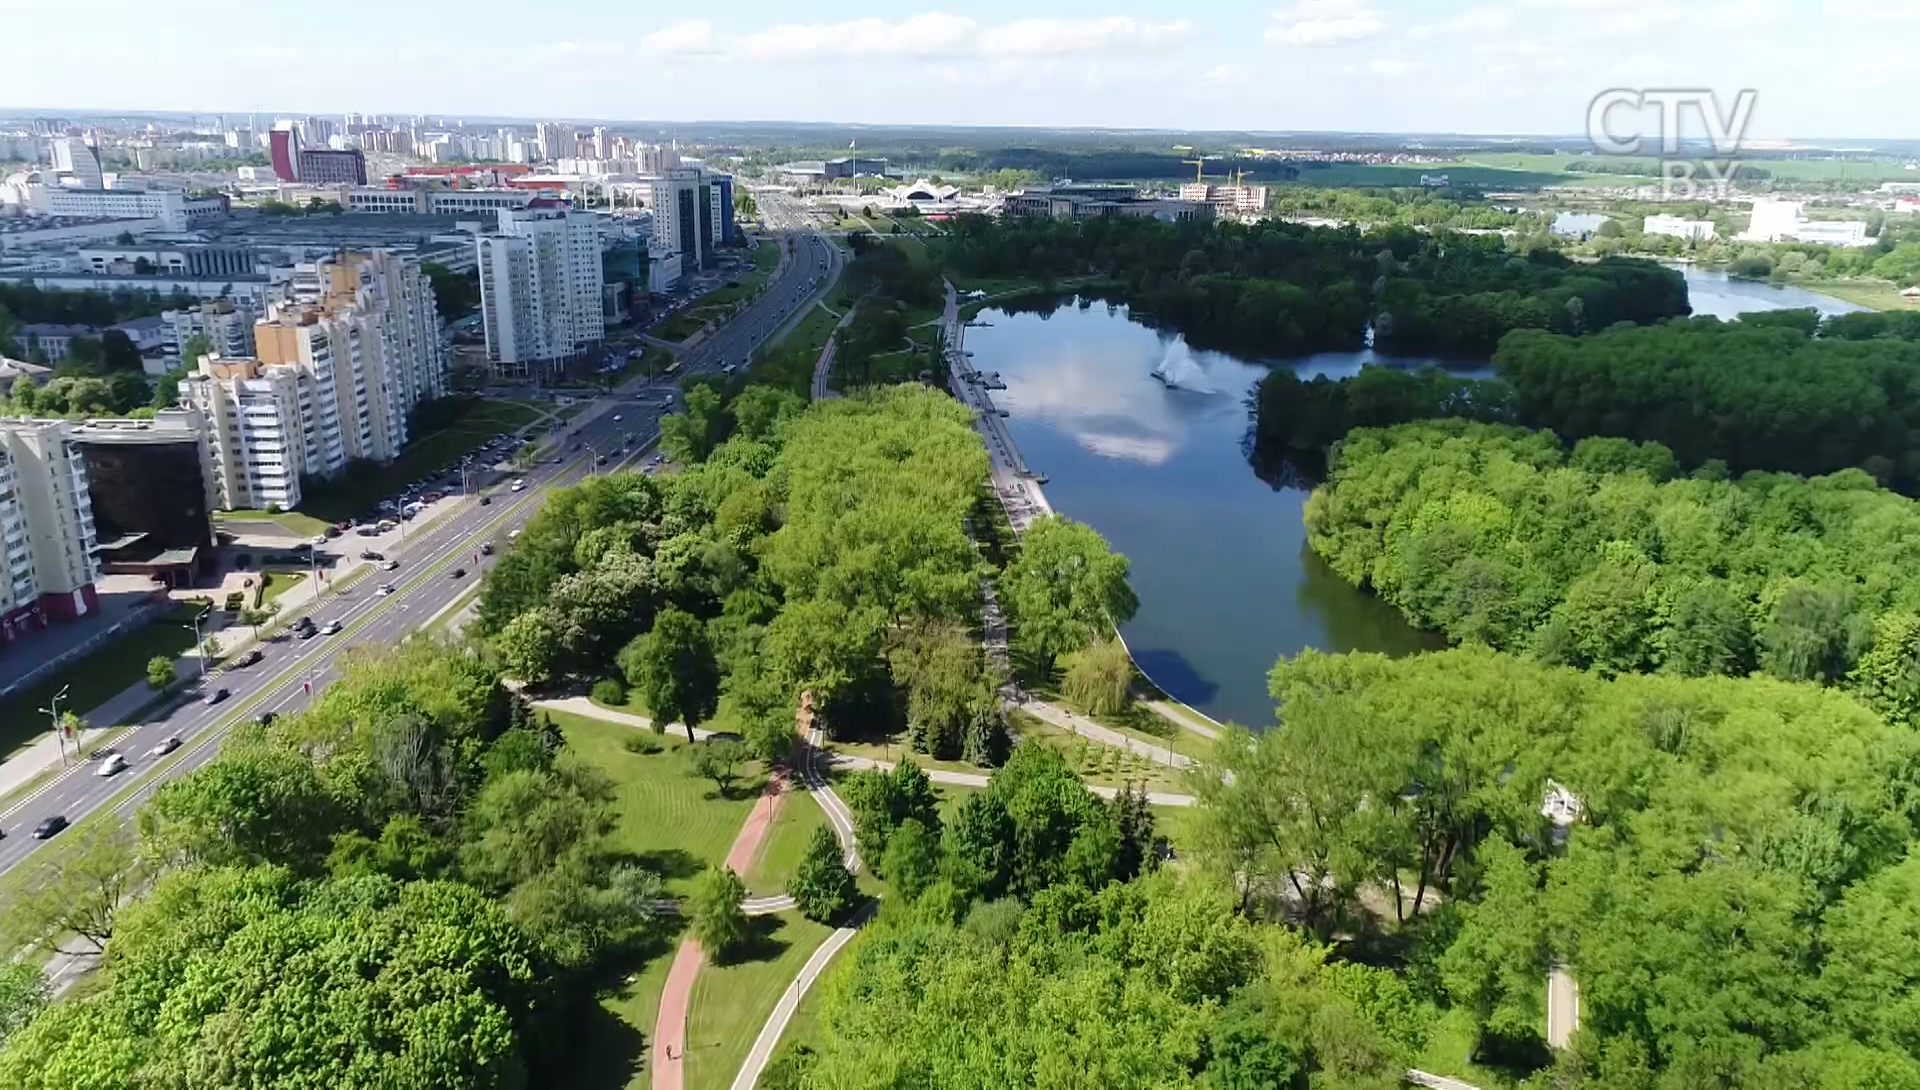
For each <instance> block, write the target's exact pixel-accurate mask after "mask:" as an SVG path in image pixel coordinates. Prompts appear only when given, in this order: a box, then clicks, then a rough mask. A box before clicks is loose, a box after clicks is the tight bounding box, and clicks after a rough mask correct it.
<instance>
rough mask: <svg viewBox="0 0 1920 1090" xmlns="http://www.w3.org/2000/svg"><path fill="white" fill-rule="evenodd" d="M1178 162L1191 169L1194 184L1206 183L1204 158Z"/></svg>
mask: <svg viewBox="0 0 1920 1090" xmlns="http://www.w3.org/2000/svg"><path fill="white" fill-rule="evenodd" d="M1180 161H1181V162H1182V163H1185V164H1186V165H1188V166H1190V167H1192V168H1193V180H1194V181H1195V182H1197V183H1201V184H1204V183H1205V182H1206V180H1207V176H1206V173H1205V171H1206V169H1207V159H1206V157H1205V156H1202V157H1201V158H1198V159H1182V160H1180Z"/></svg>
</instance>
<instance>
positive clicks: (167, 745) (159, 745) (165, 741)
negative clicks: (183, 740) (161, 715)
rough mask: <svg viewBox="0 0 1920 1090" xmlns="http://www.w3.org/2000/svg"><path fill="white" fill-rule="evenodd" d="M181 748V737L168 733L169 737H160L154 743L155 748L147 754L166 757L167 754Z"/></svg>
mask: <svg viewBox="0 0 1920 1090" xmlns="http://www.w3.org/2000/svg"><path fill="white" fill-rule="evenodd" d="M179 748H180V739H179V738H178V737H177V736H174V735H168V736H167V737H165V738H162V739H160V741H158V742H156V743H154V746H153V748H152V749H150V750H148V751H147V756H149V757H165V756H166V755H167V754H169V753H172V752H173V751H174V750H176V749H179Z"/></svg>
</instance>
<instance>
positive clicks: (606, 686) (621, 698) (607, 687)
mask: <svg viewBox="0 0 1920 1090" xmlns="http://www.w3.org/2000/svg"><path fill="white" fill-rule="evenodd" d="M593 702H594V703H596V704H610V705H612V706H614V707H619V706H620V705H622V704H625V703H626V702H627V687H626V686H625V685H624V684H622V683H621V682H620V680H619V679H618V678H611V677H603V678H601V679H600V680H599V681H596V682H594V683H593Z"/></svg>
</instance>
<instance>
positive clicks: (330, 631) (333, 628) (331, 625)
mask: <svg viewBox="0 0 1920 1090" xmlns="http://www.w3.org/2000/svg"><path fill="white" fill-rule="evenodd" d="M320 634H321V635H322V636H337V635H339V634H340V622H339V621H328V622H327V623H326V624H323V625H321V626H320Z"/></svg>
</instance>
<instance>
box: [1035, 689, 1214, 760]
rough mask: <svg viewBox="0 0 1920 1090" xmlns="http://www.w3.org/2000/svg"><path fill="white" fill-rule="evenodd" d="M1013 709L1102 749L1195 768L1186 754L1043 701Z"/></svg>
mask: <svg viewBox="0 0 1920 1090" xmlns="http://www.w3.org/2000/svg"><path fill="white" fill-rule="evenodd" d="M1013 706H1014V707H1016V708H1018V709H1020V710H1021V711H1023V712H1026V713H1027V714H1028V715H1031V716H1033V717H1034V718H1035V719H1039V720H1041V721H1043V722H1047V723H1051V724H1053V725H1054V726H1056V727H1059V728H1060V729H1061V730H1066V731H1072V732H1073V733H1075V734H1078V735H1082V736H1084V737H1087V738H1091V739H1093V740H1094V741H1096V742H1099V743H1100V744H1101V745H1106V746H1113V747H1115V748H1117V749H1127V750H1132V751H1133V752H1135V753H1138V754H1140V755H1141V756H1142V757H1146V758H1148V759H1149V760H1151V761H1153V762H1154V763H1155V764H1163V765H1166V766H1167V767H1169V768H1191V767H1193V764H1194V761H1193V758H1191V757H1188V756H1186V755H1185V754H1182V753H1175V752H1174V751H1173V750H1171V749H1168V748H1167V747H1165V746H1156V745H1154V744H1153V743H1151V742H1143V741H1141V740H1140V739H1138V738H1135V737H1133V736H1132V735H1130V734H1122V733H1120V732H1119V731H1117V730H1114V729H1113V728H1112V727H1108V726H1103V725H1102V724H1100V723H1096V722H1094V721H1093V720H1091V719H1088V718H1087V717H1086V716H1084V715H1081V714H1079V713H1078V712H1071V711H1068V710H1067V709H1065V708H1062V707H1060V706H1058V705H1056V704H1048V703H1046V702H1045V701H1041V700H1031V699H1023V700H1017V701H1014V702H1013Z"/></svg>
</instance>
